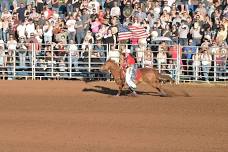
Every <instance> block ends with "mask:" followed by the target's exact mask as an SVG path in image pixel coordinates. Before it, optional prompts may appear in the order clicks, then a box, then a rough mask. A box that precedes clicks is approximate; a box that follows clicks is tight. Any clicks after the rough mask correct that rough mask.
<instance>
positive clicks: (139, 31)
mask: <svg viewBox="0 0 228 152" xmlns="http://www.w3.org/2000/svg"><path fill="white" fill-rule="evenodd" d="M128 29H129V30H130V31H131V32H132V38H135V39H142V38H147V33H146V30H145V28H144V27H137V26H128Z"/></svg>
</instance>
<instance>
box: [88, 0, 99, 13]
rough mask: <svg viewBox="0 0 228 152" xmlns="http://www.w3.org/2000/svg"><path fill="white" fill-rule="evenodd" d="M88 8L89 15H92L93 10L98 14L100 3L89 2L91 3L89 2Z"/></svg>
mask: <svg viewBox="0 0 228 152" xmlns="http://www.w3.org/2000/svg"><path fill="white" fill-rule="evenodd" d="M88 7H89V12H90V14H93V9H96V13H98V10H99V8H100V3H99V2H97V1H96V0H95V1H91V2H89V4H88Z"/></svg>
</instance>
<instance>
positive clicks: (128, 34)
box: [118, 25, 132, 41]
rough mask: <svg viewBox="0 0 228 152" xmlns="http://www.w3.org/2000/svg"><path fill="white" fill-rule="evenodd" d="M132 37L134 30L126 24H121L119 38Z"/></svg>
mask: <svg viewBox="0 0 228 152" xmlns="http://www.w3.org/2000/svg"><path fill="white" fill-rule="evenodd" d="M131 37H132V32H131V31H129V29H128V28H127V27H126V26H123V25H120V26H119V32H118V40H119V41H122V40H128V39H130V38H131Z"/></svg>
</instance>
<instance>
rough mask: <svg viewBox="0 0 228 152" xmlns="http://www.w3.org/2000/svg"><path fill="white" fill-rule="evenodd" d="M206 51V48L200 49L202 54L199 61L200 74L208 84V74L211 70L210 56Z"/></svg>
mask: <svg viewBox="0 0 228 152" xmlns="http://www.w3.org/2000/svg"><path fill="white" fill-rule="evenodd" d="M207 50H208V48H207V47H206V48H203V49H202V54H201V57H200V59H201V62H202V72H203V76H204V80H205V81H207V82H209V72H210V69H211V62H212V56H211V55H210V54H209V52H208V51H207Z"/></svg>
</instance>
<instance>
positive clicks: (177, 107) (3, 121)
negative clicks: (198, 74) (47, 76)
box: [0, 81, 228, 152]
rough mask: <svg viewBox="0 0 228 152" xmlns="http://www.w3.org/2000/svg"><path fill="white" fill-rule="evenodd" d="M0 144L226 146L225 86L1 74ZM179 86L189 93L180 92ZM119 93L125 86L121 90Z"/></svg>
mask: <svg viewBox="0 0 228 152" xmlns="http://www.w3.org/2000/svg"><path fill="white" fill-rule="evenodd" d="M0 83H1V84H0V86H1V87H0V152H227V151H228V87H225V86H214V85H180V86H175V87H169V86H166V88H168V89H169V90H172V92H175V96H173V97H160V96H158V94H157V93H156V90H154V89H150V88H149V87H148V86H147V85H141V86H140V87H139V90H140V92H139V96H138V97H129V96H127V95H126V94H125V95H123V96H122V97H114V96H112V95H113V94H115V93H116V88H117V87H116V85H115V84H114V83H113V82H92V83H84V82H81V81H0ZM185 92H187V93H189V95H190V96H191V97H185V96H184V95H185ZM125 93H127V92H126V91H125Z"/></svg>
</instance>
